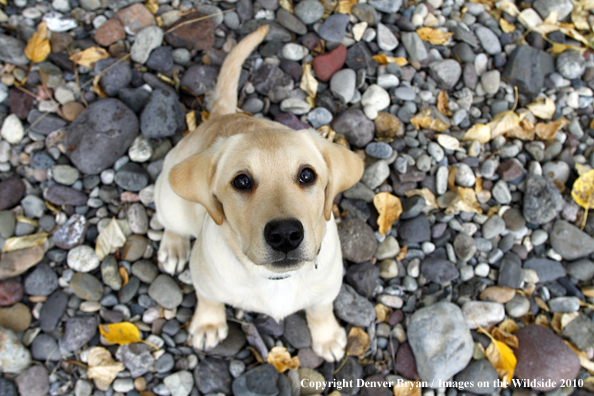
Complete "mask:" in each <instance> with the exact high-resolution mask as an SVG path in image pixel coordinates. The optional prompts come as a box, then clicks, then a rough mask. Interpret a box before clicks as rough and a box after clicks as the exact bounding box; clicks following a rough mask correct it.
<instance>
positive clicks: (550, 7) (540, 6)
mask: <svg viewBox="0 0 594 396" xmlns="http://www.w3.org/2000/svg"><path fill="white" fill-rule="evenodd" d="M532 7H533V8H534V9H535V10H536V12H538V13H539V14H540V16H541V17H542V19H546V18H547V17H548V16H549V14H550V13H551V12H553V11H557V18H558V20H559V21H562V20H564V19H565V18H567V16H569V14H571V11H573V4H572V2H571V1H570V0H536V1H535V2H534V4H533V5H532Z"/></svg>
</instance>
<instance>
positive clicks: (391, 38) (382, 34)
mask: <svg viewBox="0 0 594 396" xmlns="http://www.w3.org/2000/svg"><path fill="white" fill-rule="evenodd" d="M377 45H378V46H379V47H380V48H381V49H383V50H384V51H392V50H393V49H394V48H396V47H398V39H397V38H396V36H395V35H394V33H392V31H391V30H390V29H388V28H387V27H386V25H383V24H381V23H379V24H378V25H377Z"/></svg>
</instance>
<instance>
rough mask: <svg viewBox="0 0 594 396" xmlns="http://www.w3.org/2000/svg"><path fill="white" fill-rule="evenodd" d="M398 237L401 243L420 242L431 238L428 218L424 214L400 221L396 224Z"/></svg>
mask: <svg viewBox="0 0 594 396" xmlns="http://www.w3.org/2000/svg"><path fill="white" fill-rule="evenodd" d="M398 237H399V239H400V242H401V244H402V245H409V244H413V243H422V242H425V241H428V240H430V239H431V230H430V228H429V220H428V219H427V216H425V214H420V215H419V216H417V217H415V218H412V219H410V220H405V221H401V222H399V224H398Z"/></svg>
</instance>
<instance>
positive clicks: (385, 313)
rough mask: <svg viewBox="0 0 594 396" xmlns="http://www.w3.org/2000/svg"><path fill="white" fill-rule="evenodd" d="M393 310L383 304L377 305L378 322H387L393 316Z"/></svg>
mask: <svg viewBox="0 0 594 396" xmlns="http://www.w3.org/2000/svg"><path fill="white" fill-rule="evenodd" d="M392 312H393V311H392V308H390V307H387V306H385V305H384V304H382V303H379V304H376V306H375V316H376V317H377V321H378V322H385V321H386V320H388V318H389V317H390V315H392Z"/></svg>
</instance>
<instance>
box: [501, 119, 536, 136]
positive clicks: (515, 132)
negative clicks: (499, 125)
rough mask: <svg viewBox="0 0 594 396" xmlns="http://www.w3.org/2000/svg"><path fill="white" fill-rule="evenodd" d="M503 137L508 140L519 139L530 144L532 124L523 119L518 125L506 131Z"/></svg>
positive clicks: (532, 132) (532, 134)
mask: <svg viewBox="0 0 594 396" xmlns="http://www.w3.org/2000/svg"><path fill="white" fill-rule="evenodd" d="M505 136H506V137H507V138H508V139H521V140H525V141H530V142H531V141H533V140H534V124H532V123H531V122H530V121H528V120H527V119H525V118H524V119H523V120H521V121H520V125H518V126H517V127H515V128H513V129H512V130H511V131H508V132H507V133H506V134H505Z"/></svg>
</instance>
